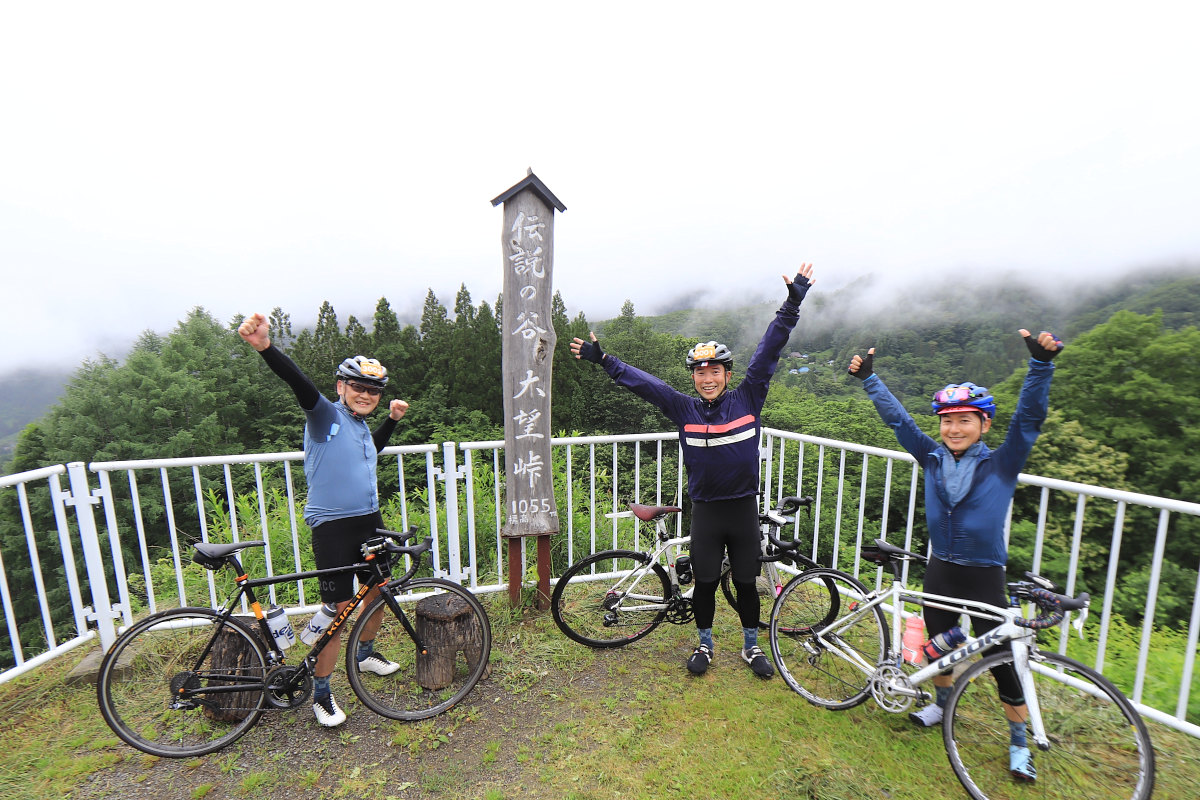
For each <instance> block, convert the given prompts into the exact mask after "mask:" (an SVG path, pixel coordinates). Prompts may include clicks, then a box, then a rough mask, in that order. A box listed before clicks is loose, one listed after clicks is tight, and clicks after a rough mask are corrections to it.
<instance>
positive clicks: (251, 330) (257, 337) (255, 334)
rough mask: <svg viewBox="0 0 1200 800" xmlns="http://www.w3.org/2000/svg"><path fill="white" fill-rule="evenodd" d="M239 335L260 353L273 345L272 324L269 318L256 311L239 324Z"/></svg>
mask: <svg viewBox="0 0 1200 800" xmlns="http://www.w3.org/2000/svg"><path fill="white" fill-rule="evenodd" d="M237 331H238V336H240V337H242V338H243V339H245V340H246V343H247V344H249V345H250V346H251V347H253V348H254V349H255V350H257V351H259V352H260V353H261V352H262V351H263V350H266V349H267V348H268V347H270V346H271V325H270V323H269V322H267V318H266V317H264V316H263V315H262V314H259V313H258V312H255V313H253V314H251V315H250V316H248V317H246V320H245V321H244V322H243V323H242V324H241V325H238V329H237Z"/></svg>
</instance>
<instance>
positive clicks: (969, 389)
mask: <svg viewBox="0 0 1200 800" xmlns="http://www.w3.org/2000/svg"><path fill="white" fill-rule="evenodd" d="M931 405H932V406H933V413H935V414H952V413H954V412H955V411H976V412H978V413H981V414H985V415H987V417H988V419H991V418H992V417H994V416H996V399H995V398H994V397H992V393H991V392H989V391H988V390H987V387H984V386H977V385H976V384H974V383H971V382H970V381H967V382H966V383H951V384H947V386H946V388H945V389H942V390H941V391H939V392H937V393H935V394H934V395H933V403H932V404H931Z"/></svg>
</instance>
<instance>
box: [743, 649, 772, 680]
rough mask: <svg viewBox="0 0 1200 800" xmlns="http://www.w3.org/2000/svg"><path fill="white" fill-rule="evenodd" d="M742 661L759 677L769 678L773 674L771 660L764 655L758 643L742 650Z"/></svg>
mask: <svg viewBox="0 0 1200 800" xmlns="http://www.w3.org/2000/svg"><path fill="white" fill-rule="evenodd" d="M742 661H745V662H746V663H747V664H749V665H750V669H751V670H753V671H754V674H755V675H757V676H758V677H760V678H769V677H771V676H772V675H774V674H775V668H774V667H772V666H771V660H770V659H769V658H767V657H766V655H765V654H764V653H763V651H762V649H761V648H759V646H758V645H754V647H751V648H749V649H747V650H743V651H742Z"/></svg>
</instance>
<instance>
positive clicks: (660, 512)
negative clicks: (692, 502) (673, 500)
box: [629, 503, 683, 522]
mask: <svg viewBox="0 0 1200 800" xmlns="http://www.w3.org/2000/svg"><path fill="white" fill-rule="evenodd" d="M629 510H630V511H632V512H633V515H634V516H635V517H637V518H638V519H640V520H641V521H642V522H653V521H654V520H656V519H658V518H659V517H665V516H666V515H667V514H672V513H674V512H676V511H683V509H682V508H680V507H679V506H644V505H642V504H641V503H630V504H629Z"/></svg>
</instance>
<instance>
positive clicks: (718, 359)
mask: <svg viewBox="0 0 1200 800" xmlns="http://www.w3.org/2000/svg"><path fill="white" fill-rule="evenodd" d="M709 364H724V365H725V369H733V353H731V352H729V348H728V347H726V346H725V345H723V344H721V343H720V342H703V343H701V344H698V345H696V346H695V347H693V348H692V349H691V350H688V354H687V368H688V369H691V370H694V369H695V368H696V367H706V366H708V365H709Z"/></svg>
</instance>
